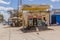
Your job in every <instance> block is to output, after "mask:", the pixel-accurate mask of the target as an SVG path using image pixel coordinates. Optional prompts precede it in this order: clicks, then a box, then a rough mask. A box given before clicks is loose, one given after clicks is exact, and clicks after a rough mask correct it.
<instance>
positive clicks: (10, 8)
mask: <svg viewBox="0 0 60 40" xmlns="http://www.w3.org/2000/svg"><path fill="white" fill-rule="evenodd" d="M13 9H14V8H12V7H3V6H0V10H4V11H7V10H13Z"/></svg>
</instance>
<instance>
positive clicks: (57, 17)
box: [51, 9, 60, 25]
mask: <svg viewBox="0 0 60 40" xmlns="http://www.w3.org/2000/svg"><path fill="white" fill-rule="evenodd" d="M52 13H53V14H52V15H51V23H52V24H57V25H60V9H53V10H52Z"/></svg>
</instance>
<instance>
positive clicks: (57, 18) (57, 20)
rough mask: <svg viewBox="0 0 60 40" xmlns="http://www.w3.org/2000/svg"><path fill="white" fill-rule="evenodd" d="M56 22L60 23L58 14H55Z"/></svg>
mask: <svg viewBox="0 0 60 40" xmlns="http://www.w3.org/2000/svg"><path fill="white" fill-rule="evenodd" d="M56 23H57V24H59V25H60V15H56Z"/></svg>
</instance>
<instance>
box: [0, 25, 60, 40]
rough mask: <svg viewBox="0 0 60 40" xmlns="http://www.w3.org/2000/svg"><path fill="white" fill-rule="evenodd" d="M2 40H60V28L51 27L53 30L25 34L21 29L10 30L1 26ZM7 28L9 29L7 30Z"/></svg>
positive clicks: (0, 39)
mask: <svg viewBox="0 0 60 40" xmlns="http://www.w3.org/2000/svg"><path fill="white" fill-rule="evenodd" d="M0 27H1V28H0V40H60V26H55V27H54V26H52V27H49V28H50V29H53V30H45V31H40V32H39V35H38V34H36V32H30V33H23V32H22V31H21V30H20V28H19V27H14V28H12V27H11V28H8V26H4V25H2V26H1V24H0ZM5 27H7V28H5Z"/></svg>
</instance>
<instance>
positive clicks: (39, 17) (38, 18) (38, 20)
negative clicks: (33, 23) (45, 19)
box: [37, 16, 42, 26]
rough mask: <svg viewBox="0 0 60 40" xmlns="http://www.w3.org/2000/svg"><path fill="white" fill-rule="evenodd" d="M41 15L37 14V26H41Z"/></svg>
mask: <svg viewBox="0 0 60 40" xmlns="http://www.w3.org/2000/svg"><path fill="white" fill-rule="evenodd" d="M41 18H42V17H41V16H38V17H37V26H42V19H41Z"/></svg>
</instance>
